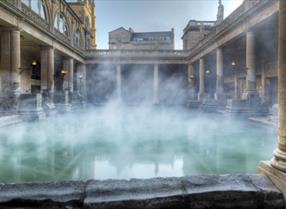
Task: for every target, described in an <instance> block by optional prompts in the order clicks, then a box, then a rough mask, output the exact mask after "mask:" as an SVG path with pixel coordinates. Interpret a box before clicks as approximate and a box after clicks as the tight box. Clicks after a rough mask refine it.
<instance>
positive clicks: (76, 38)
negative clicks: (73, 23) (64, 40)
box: [74, 29, 81, 46]
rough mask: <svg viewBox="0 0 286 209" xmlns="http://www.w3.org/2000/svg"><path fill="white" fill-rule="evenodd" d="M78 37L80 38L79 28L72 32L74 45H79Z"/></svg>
mask: <svg viewBox="0 0 286 209" xmlns="http://www.w3.org/2000/svg"><path fill="white" fill-rule="evenodd" d="M80 39H81V38H80V30H79V29H78V30H77V31H76V32H75V34H74V43H75V45H76V46H80V42H81V40H80Z"/></svg>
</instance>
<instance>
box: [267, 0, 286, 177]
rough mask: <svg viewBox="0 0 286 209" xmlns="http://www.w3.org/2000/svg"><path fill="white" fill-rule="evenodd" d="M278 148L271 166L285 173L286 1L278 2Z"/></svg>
mask: <svg viewBox="0 0 286 209" xmlns="http://www.w3.org/2000/svg"><path fill="white" fill-rule="evenodd" d="M278 112H279V114H278V115H279V132H278V135H279V136H278V139H279V140H278V148H277V149H276V150H275V152H274V156H275V157H274V159H273V160H272V163H271V164H272V166H273V167H275V168H277V169H279V170H281V171H283V172H286V1H284V0H283V1H280V11H279V69H278Z"/></svg>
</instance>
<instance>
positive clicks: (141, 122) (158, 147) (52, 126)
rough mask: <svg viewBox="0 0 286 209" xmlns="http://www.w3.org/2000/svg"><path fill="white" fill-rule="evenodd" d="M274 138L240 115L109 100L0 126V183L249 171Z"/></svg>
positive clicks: (270, 130)
mask: <svg viewBox="0 0 286 209" xmlns="http://www.w3.org/2000/svg"><path fill="white" fill-rule="evenodd" d="M276 141H277V140H276V132H275V130H274V128H273V127H266V126H261V125H256V124H253V123H250V122H248V121H246V120H243V119H234V118H231V117H226V116H223V115H219V114H214V113H202V112H198V111H190V110H187V109H183V108H152V107H129V108H127V107H125V108H124V107H120V106H117V105H109V106H106V107H100V108H96V109H93V110H90V111H86V112H83V113H77V114H67V115H60V116H57V117H55V118H49V119H47V120H44V121H41V122H36V123H27V124H23V125H18V126H15V127H9V128H2V129H0V168H1V170H0V182H31V181H63V180H87V179H110V178H112V179H130V178H151V177H167V176H184V175H195V174H225V173H255V172H256V168H257V165H258V163H259V161H260V160H268V159H270V158H271V156H272V152H273V150H274V148H275V146H276Z"/></svg>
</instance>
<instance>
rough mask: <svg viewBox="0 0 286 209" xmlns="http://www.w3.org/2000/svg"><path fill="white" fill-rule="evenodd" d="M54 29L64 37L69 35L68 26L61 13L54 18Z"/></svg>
mask: <svg viewBox="0 0 286 209" xmlns="http://www.w3.org/2000/svg"><path fill="white" fill-rule="evenodd" d="M54 27H55V28H56V29H57V30H58V31H60V32H61V33H63V34H65V35H66V36H68V35H69V33H68V26H67V22H66V18H65V16H64V15H63V14H62V13H58V14H57V15H56V18H55V22H54Z"/></svg>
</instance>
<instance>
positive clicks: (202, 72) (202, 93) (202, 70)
mask: <svg viewBox="0 0 286 209" xmlns="http://www.w3.org/2000/svg"><path fill="white" fill-rule="evenodd" d="M199 74H200V90H199V101H200V102H202V101H203V99H204V96H205V66H204V59H203V58H201V59H200V73H199Z"/></svg>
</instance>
